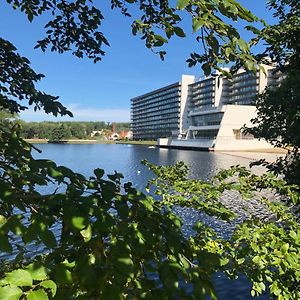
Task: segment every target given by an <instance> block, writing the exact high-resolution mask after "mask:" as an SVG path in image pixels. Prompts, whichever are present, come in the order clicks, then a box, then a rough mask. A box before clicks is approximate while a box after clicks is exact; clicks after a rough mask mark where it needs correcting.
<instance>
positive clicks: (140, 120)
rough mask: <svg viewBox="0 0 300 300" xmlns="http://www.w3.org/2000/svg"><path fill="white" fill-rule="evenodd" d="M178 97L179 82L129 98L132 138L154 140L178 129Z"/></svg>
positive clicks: (167, 135) (169, 134) (179, 93)
mask: <svg viewBox="0 0 300 300" xmlns="http://www.w3.org/2000/svg"><path fill="white" fill-rule="evenodd" d="M180 99H181V85H180V83H179V82H178V83H175V84H172V85H169V86H166V87H164V88H161V89H159V90H156V91H153V92H151V93H148V94H145V95H142V96H139V97H136V98H133V99H131V126H132V132H133V139H134V140H155V139H157V138H162V137H170V136H171V135H172V131H174V130H175V131H178V130H179V119H180Z"/></svg>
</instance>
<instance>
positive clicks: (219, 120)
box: [158, 65, 282, 150]
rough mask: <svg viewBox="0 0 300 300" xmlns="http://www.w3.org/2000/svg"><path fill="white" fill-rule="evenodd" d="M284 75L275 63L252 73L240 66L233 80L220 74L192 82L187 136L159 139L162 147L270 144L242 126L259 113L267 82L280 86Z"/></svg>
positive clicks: (224, 147) (233, 147) (240, 147)
mask: <svg viewBox="0 0 300 300" xmlns="http://www.w3.org/2000/svg"><path fill="white" fill-rule="evenodd" d="M281 80H282V75H281V74H280V73H279V72H277V71H276V70H275V68H273V67H271V66H266V65H264V71H263V70H258V71H257V72H256V73H250V72H247V71H245V70H243V69H241V70H239V71H238V72H237V73H236V74H235V75H234V76H233V78H232V79H231V80H229V79H226V78H222V77H220V76H219V74H215V76H212V77H208V78H204V79H202V80H199V81H197V82H195V83H193V84H191V85H190V86H189V92H188V124H189V127H188V130H187V132H186V134H185V136H184V137H181V136H180V137H178V138H175V139H174V138H172V139H171V138H169V139H159V140H158V145H159V146H161V147H175V148H177V147H178V148H183V147H184V148H197V149H199V148H201V149H202V148H203V149H211V150H246V149H261V148H265V149H266V148H270V147H272V146H271V145H270V144H268V143H266V142H265V141H258V140H256V139H254V137H253V136H250V135H247V134H245V133H244V132H243V130H242V129H241V128H242V127H243V126H244V125H246V126H251V119H252V118H254V117H255V115H256V109H255V106H253V104H254V101H255V97H257V96H258V94H260V93H262V92H263V91H264V89H265V88H266V86H268V85H269V86H278V85H279V84H280V82H281Z"/></svg>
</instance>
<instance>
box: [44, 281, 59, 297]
mask: <svg viewBox="0 0 300 300" xmlns="http://www.w3.org/2000/svg"><path fill="white" fill-rule="evenodd" d="M40 286H42V287H44V288H46V289H50V291H51V294H52V297H54V296H55V294H56V291H57V286H56V283H55V282H54V281H52V280H45V281H43V282H41V283H40Z"/></svg>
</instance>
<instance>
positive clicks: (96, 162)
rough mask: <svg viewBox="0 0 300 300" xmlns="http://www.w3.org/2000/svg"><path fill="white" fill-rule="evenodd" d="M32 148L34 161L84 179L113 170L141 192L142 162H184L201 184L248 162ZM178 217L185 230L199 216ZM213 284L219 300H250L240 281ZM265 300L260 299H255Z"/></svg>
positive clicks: (165, 152) (104, 148) (114, 147)
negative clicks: (47, 161)
mask: <svg viewBox="0 0 300 300" xmlns="http://www.w3.org/2000/svg"><path fill="white" fill-rule="evenodd" d="M35 146H37V147H38V148H39V149H40V150H42V153H41V154H37V153H35V155H34V156H35V157H36V158H48V159H52V160H54V161H55V162H56V163H57V164H58V165H65V166H67V167H69V168H72V169H73V170H75V171H76V172H79V173H82V174H84V175H86V176H89V175H92V174H93V170H94V169H95V168H103V169H104V170H105V171H106V173H113V172H114V171H115V170H116V171H118V172H121V173H122V174H123V175H124V176H125V181H131V182H133V184H134V186H135V187H137V188H139V189H144V187H145V185H146V183H147V181H148V180H149V179H150V178H152V173H151V172H150V171H149V170H148V168H147V167H145V166H143V165H141V163H140V161H141V160H143V159H147V160H148V161H149V162H151V163H154V164H160V165H168V164H174V163H176V162H178V161H184V162H185V163H186V164H188V165H189V166H190V174H191V177H194V178H200V179H202V180H209V179H210V178H211V177H212V176H213V175H214V174H215V173H216V172H217V170H218V169H220V168H228V167H230V166H232V165H237V164H240V165H245V166H247V165H248V164H249V162H250V160H249V159H245V158H241V157H236V156H231V155H228V154H222V153H213V152H200V151H184V150H175V149H160V148H152V147H148V146H140V145H125V144H77V145H76V144H38V145H35ZM179 213H180V214H181V216H182V218H183V219H184V220H185V222H186V223H187V224H186V227H187V230H189V228H191V226H192V224H193V223H194V222H195V221H196V220H198V219H199V218H201V217H202V215H201V214H199V213H197V212H195V211H192V210H189V209H184V210H183V209H181V211H180V212H179ZM207 222H209V223H210V225H212V226H214V227H215V228H218V233H220V234H228V232H229V231H231V230H232V228H230V227H229V226H228V224H226V223H224V222H220V221H218V220H216V219H210V220H207ZM215 284H216V288H217V292H218V295H219V299H221V300H227V299H228V300H229V299H231V300H238V299H243V300H244V299H251V296H250V287H251V285H250V284H249V283H248V282H247V280H245V279H244V278H241V279H239V280H235V281H230V280H228V279H227V278H225V277H224V276H222V275H218V276H216V278H215ZM267 298H268V297H267V296H263V297H260V298H259V299H267ZM257 299H258V298H257Z"/></svg>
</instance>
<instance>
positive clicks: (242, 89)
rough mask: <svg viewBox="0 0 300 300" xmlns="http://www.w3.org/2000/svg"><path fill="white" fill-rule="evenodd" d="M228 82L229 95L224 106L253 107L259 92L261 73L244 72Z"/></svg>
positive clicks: (224, 100)
mask: <svg viewBox="0 0 300 300" xmlns="http://www.w3.org/2000/svg"><path fill="white" fill-rule="evenodd" d="M226 81H227V85H228V87H227V89H228V92H227V95H226V97H225V98H224V99H223V103H224V104H238V105H253V104H254V101H255V97H256V96H257V95H258V92H259V73H258V72H257V73H256V74H254V73H250V72H246V71H245V72H242V73H238V74H235V75H234V76H233V79H232V81H229V80H226Z"/></svg>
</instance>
